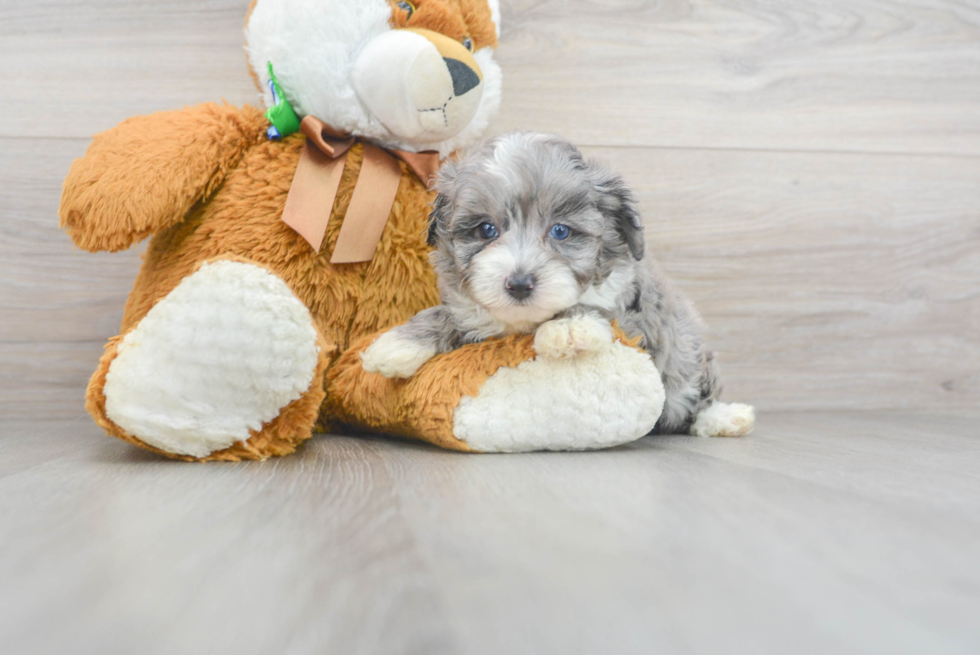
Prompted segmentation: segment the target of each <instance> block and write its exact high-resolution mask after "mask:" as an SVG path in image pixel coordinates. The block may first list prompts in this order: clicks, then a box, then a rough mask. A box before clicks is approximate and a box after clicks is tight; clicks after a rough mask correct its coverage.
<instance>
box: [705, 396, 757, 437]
mask: <svg viewBox="0 0 980 655" xmlns="http://www.w3.org/2000/svg"><path fill="white" fill-rule="evenodd" d="M753 425H755V408H754V407H752V405H743V404H742V403H719V402H714V403H712V404H711V406H710V407H708V409H706V410H704V411H703V412H701V413H700V414H698V415H697V418H695V419H694V423H693V424H692V425H691V434H693V435H694V436H697V437H741V436H744V435H746V434H748V433H749V432H751V431H752V426H753Z"/></svg>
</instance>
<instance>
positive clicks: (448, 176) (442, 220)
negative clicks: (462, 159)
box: [426, 158, 458, 246]
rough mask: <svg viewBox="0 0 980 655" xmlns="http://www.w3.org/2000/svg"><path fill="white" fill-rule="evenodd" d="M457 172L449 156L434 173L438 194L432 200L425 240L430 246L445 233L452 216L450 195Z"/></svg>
mask: <svg viewBox="0 0 980 655" xmlns="http://www.w3.org/2000/svg"><path fill="white" fill-rule="evenodd" d="M457 172H458V167H457V164H456V161H455V160H454V159H453V158H449V159H447V160H446V161H445V162H443V164H442V167H441V168H440V169H439V172H438V173H437V174H436V183H435V189H436V191H438V192H439V195H438V196H436V199H435V200H434V201H433V202H432V211H431V212H430V213H429V237H428V239H426V241H427V242H428V244H429V245H430V246H435V245H436V244H437V243H439V237H441V236H443V235H444V234H445V233H446V228H447V226H448V225H449V219H450V218H451V217H452V213H453V208H452V200H451V199H450V196H451V195H452V192H453V188H454V187H455V182H456V174H457Z"/></svg>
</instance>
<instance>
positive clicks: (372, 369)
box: [361, 328, 436, 378]
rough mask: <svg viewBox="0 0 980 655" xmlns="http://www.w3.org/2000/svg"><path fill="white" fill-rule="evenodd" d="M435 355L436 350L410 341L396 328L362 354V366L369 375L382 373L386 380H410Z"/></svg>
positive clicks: (379, 338) (383, 335)
mask: <svg viewBox="0 0 980 655" xmlns="http://www.w3.org/2000/svg"><path fill="white" fill-rule="evenodd" d="M435 354H436V351H435V348H432V347H430V346H426V345H424V344H421V343H419V342H418V341H414V340H412V339H409V338H407V337H405V336H403V335H401V334H399V331H398V328H395V329H393V330H389V331H388V332H385V333H384V334H382V335H381V336H380V337H378V338H377V339H375V340H374V343H372V344H371V345H370V346H368V348H367V350H365V351H364V352H362V353H361V366H362V368H363V369H364V370H365V371H367V372H368V373H380V374H381V375H383V376H384V377H386V378H410V377H412V376H413V375H415V372H416V371H417V370H419V368H421V367H422V364H425V363H426V362H427V361H429V360H430V359H432V357H433V356H435Z"/></svg>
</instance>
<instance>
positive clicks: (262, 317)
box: [104, 261, 318, 457]
mask: <svg viewBox="0 0 980 655" xmlns="http://www.w3.org/2000/svg"><path fill="white" fill-rule="evenodd" d="M316 339H317V336H316V330H315V328H314V327H313V323H312V319H311V318H310V313H309V311H308V310H307V308H306V306H305V305H303V303H302V302H300V300H299V299H298V298H296V296H295V295H293V293H292V292H291V291H290V290H289V287H287V286H286V284H285V283H284V282H283V281H282V280H280V279H279V278H278V277H276V276H275V275H273V274H271V273H269V272H268V271H266V270H265V269H263V268H260V267H258V266H254V265H252V264H245V263H241V262H232V261H219V262H213V263H209V264H205V265H203V266H202V267H201V268H200V269H198V271H197V272H196V273H194V274H193V275H191V276H189V277H187V278H186V279H185V280H183V281H182V282H181V283H180V284H179V285H178V286H177V288H176V289H174V290H173V291H172V292H170V294H169V295H167V297H165V298H164V299H163V300H161V301H160V302H159V303H157V304H156V305H155V306H154V307H153V308H152V309H151V310H150V311H149V312H148V313H147V315H146V316H145V317H144V318H143V320H141V321H140V323H139V325H137V326H136V328H135V329H134V330H132V331H131V332H129V333H128V334H127V335H126V336H125V337H124V338H123V340H122V342H121V343H120V345H119V349H118V355H117V356H116V358H115V359H114V360H113V362H112V364H111V365H110V366H109V370H108V373H107V374H106V383H105V390H104V393H105V397H106V404H105V409H106V415H107V416H108V417H109V419H110V420H112V421H113V422H114V423H116V425H118V426H119V427H121V428H123V429H124V430H126V431H127V432H129V433H130V434H132V435H133V436H135V437H137V438H139V439H141V440H142V441H144V442H145V443H147V444H149V445H151V446H155V447H157V448H160V449H161V450H165V451H167V452H171V453H179V454H182V455H192V456H195V457H203V456H205V455H208V454H210V453H212V452H214V451H216V450H220V449H223V448H227V447H228V446H231V445H232V444H233V443H235V442H238V441H244V440H246V439H248V438H249V436H250V432H249V431H250V430H259V429H260V428H261V427H262V425H263V424H264V423H266V422H268V421H271V420H272V419H274V418H275V417H276V416H278V415H279V411H280V410H281V409H282V408H283V407H285V406H286V405H288V404H289V403H290V402H292V401H294V400H296V399H297V398H299V397H300V396H302V395H303V394H304V393H305V392H306V391H307V390H308V389H309V387H310V384H311V383H312V381H313V375H314V371H315V369H316V365H317V352H318V346H317V343H316Z"/></svg>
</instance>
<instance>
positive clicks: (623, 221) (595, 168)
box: [588, 163, 644, 259]
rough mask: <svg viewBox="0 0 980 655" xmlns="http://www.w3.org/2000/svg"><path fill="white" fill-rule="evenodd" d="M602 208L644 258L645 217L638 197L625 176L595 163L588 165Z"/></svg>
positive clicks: (634, 251)
mask: <svg viewBox="0 0 980 655" xmlns="http://www.w3.org/2000/svg"><path fill="white" fill-rule="evenodd" d="M588 168H589V174H590V176H591V177H592V186H593V188H594V189H595V193H596V204H597V205H598V207H599V211H600V212H602V214H603V215H604V216H605V217H606V220H608V221H609V222H611V223H612V224H613V226H614V227H615V228H616V232H617V233H618V234H619V235H620V236H621V237H622V238H623V240H624V241H625V242H626V245H627V247H628V248H629V250H630V253H631V254H632V255H633V257H634V258H636V259H643V247H644V235H643V221H642V220H641V219H640V213H639V212H638V211H637V210H636V198H634V197H633V192H632V191H630V190H629V187H627V186H626V182H625V181H623V178H622V177H620V176H619V175H617V174H616V173H613V172H612V171H610V170H608V169H606V168H604V167H602V166H599V165H597V164H595V163H590V164H589V165H588Z"/></svg>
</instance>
